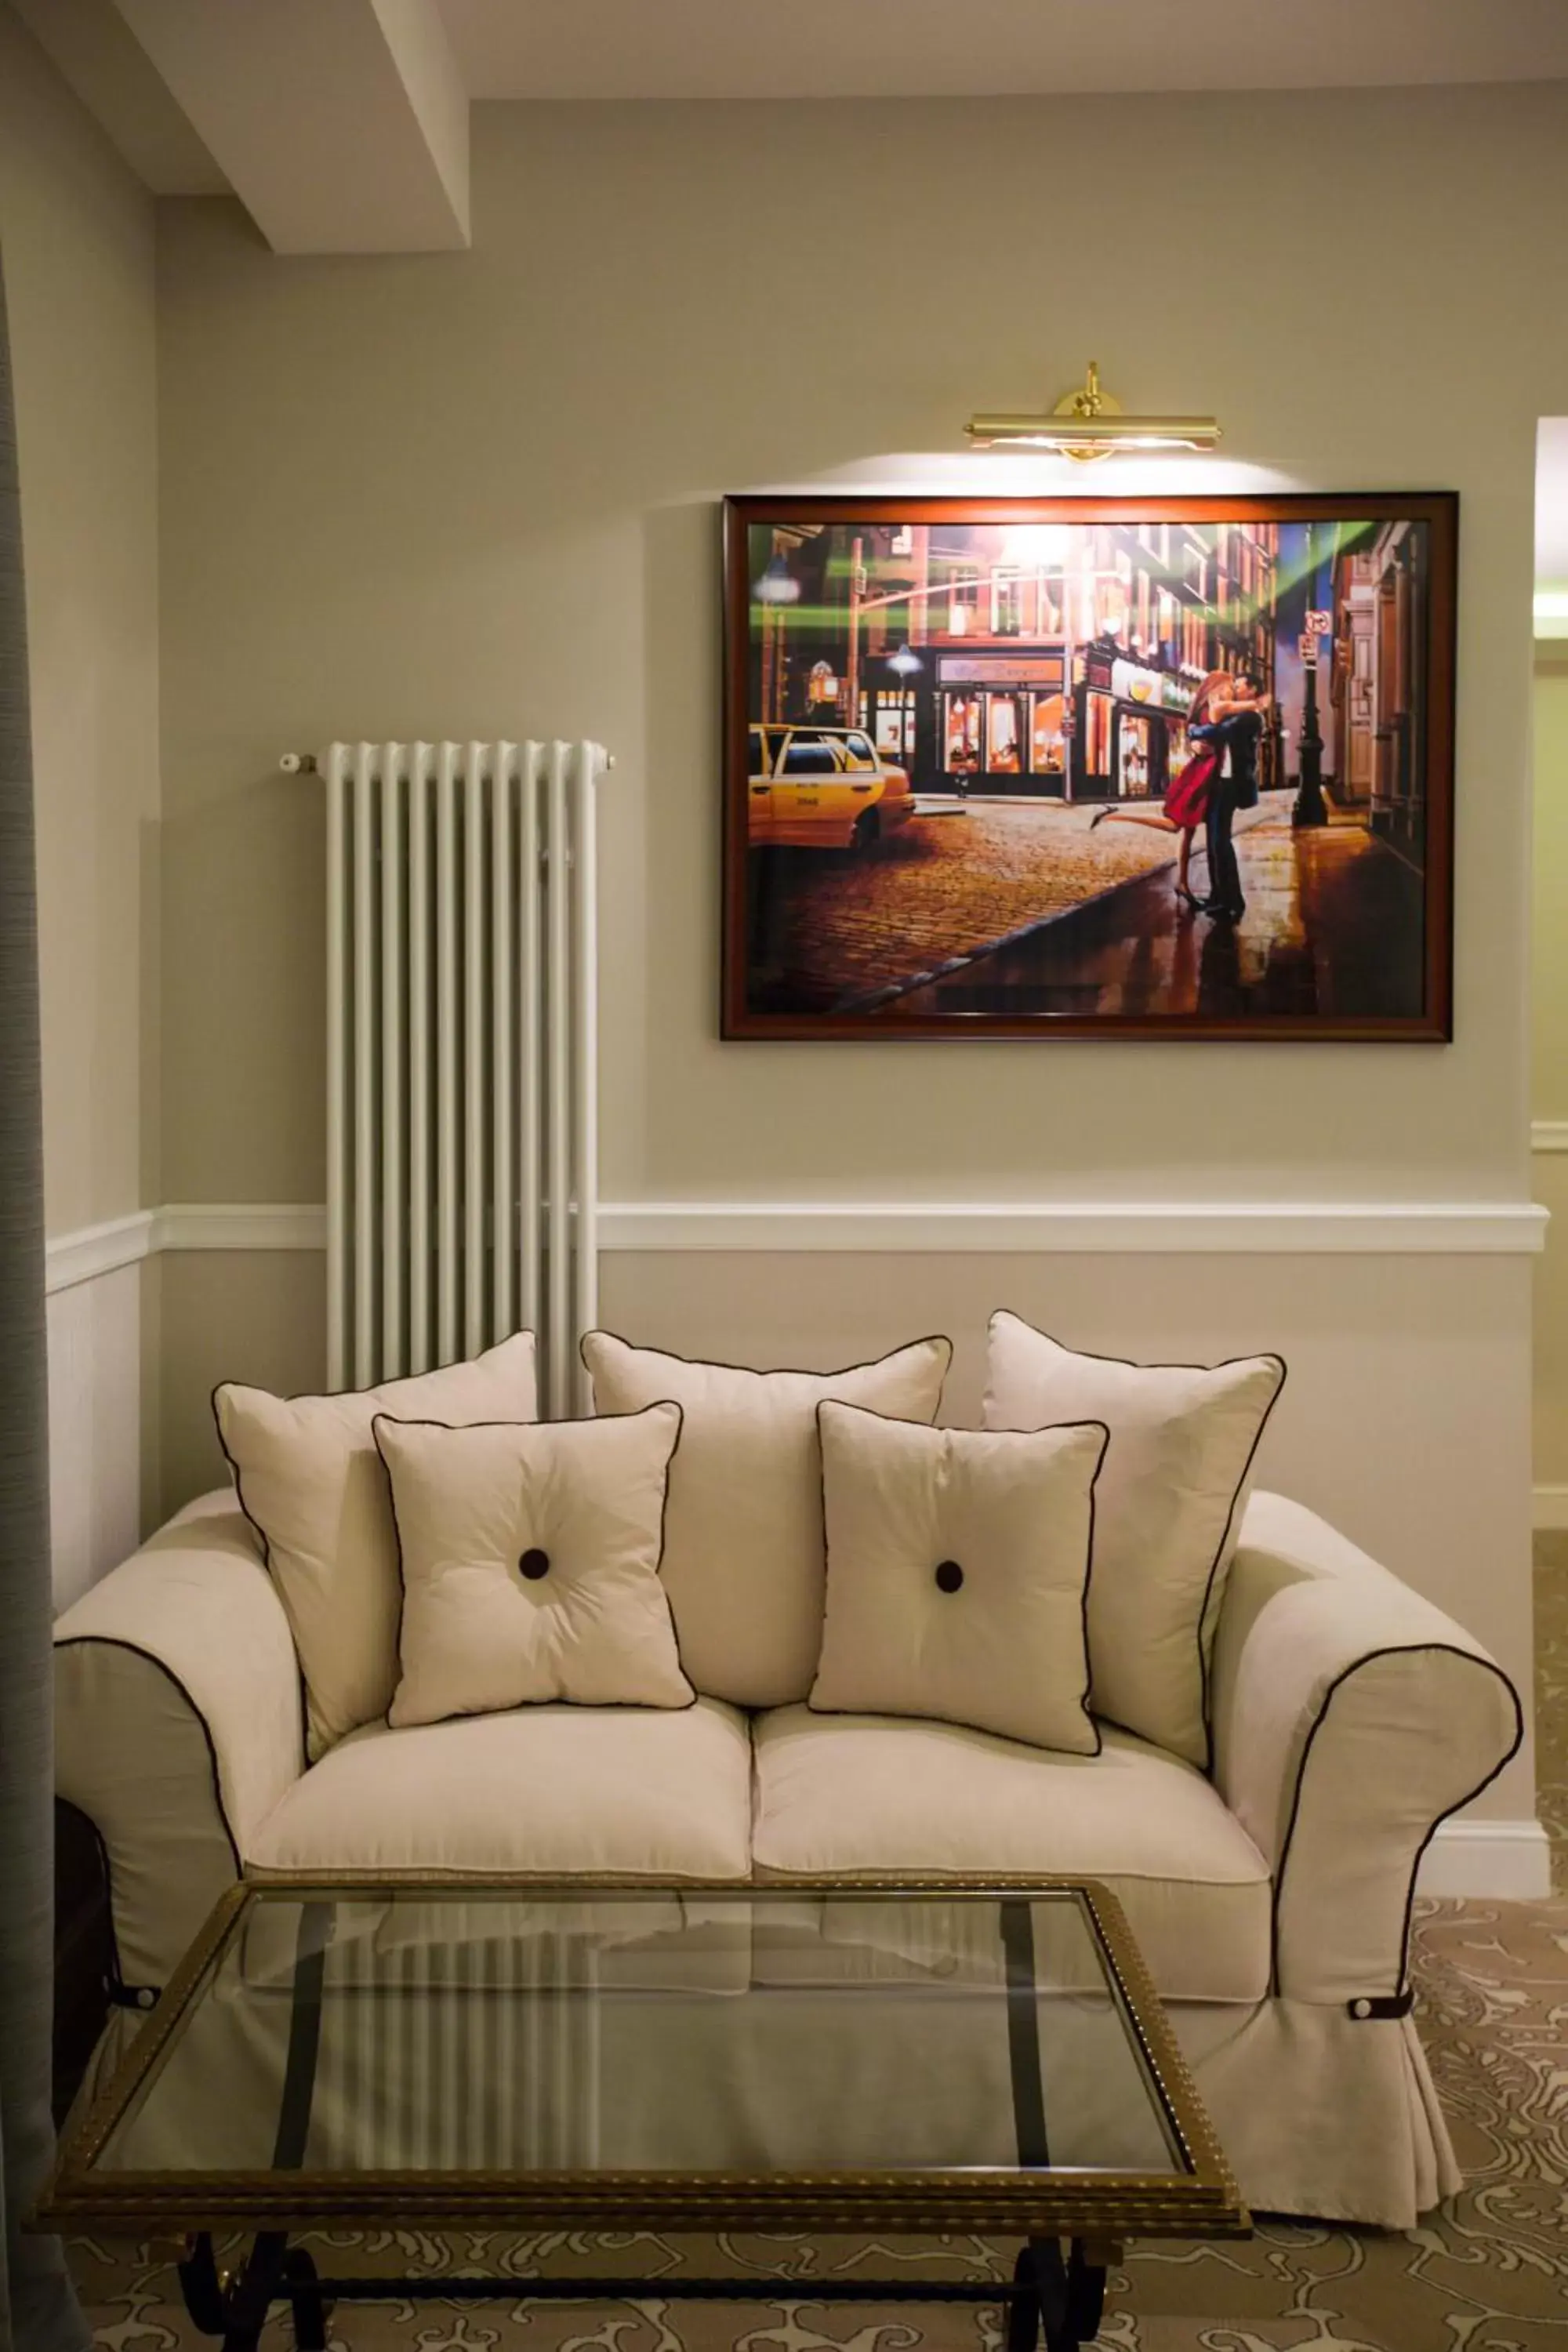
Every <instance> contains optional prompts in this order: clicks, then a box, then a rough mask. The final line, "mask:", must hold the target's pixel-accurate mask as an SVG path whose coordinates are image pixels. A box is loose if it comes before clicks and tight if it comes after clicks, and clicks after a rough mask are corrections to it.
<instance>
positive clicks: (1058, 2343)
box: [1007, 2238, 1105, 2352]
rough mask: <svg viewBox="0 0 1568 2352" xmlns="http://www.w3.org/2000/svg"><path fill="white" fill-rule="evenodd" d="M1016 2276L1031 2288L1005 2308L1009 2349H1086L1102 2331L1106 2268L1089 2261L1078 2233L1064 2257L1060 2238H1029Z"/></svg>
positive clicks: (1023, 2351) (1077, 2351)
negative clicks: (1006, 2309) (1101, 2320)
mask: <svg viewBox="0 0 1568 2352" xmlns="http://www.w3.org/2000/svg"><path fill="white" fill-rule="evenodd" d="M1013 2277H1014V2281H1015V2283H1016V2285H1017V2286H1019V2287H1020V2288H1025V2287H1027V2288H1029V2289H1031V2290H1032V2292H1029V2293H1026V2294H1017V2295H1016V2296H1015V2297H1014V2299H1013V2302H1012V2305H1011V2306H1010V2308H1009V2310H1008V2314H1007V2352H1038V2347H1040V2346H1041V2345H1042V2344H1043V2346H1044V2347H1045V2352H1082V2347H1083V2346H1084V2345H1086V2344H1092V2343H1093V2342H1094V2339H1095V2337H1096V2336H1098V2335H1099V2333H1100V2317H1101V2315H1102V2313H1103V2312H1104V2309H1105V2272H1104V2270H1103V2269H1102V2268H1101V2267H1100V2264H1099V2263H1091V2262H1090V2261H1089V2259H1088V2256H1087V2254H1086V2252H1085V2250H1084V2245H1083V2241H1082V2240H1081V2239H1080V2238H1075V2239H1074V2240H1073V2241H1072V2243H1071V2245H1070V2247H1069V2248H1068V2252H1067V2254H1066V2256H1065V2258H1064V2256H1063V2253H1062V2249H1061V2242H1060V2241H1059V2240H1058V2239H1056V2238H1031V2239H1030V2241H1029V2242H1028V2244H1027V2245H1026V2246H1024V2247H1022V2248H1021V2249H1020V2251H1019V2254H1018V2259H1017V2262H1016V2263H1015V2265H1014V2268H1013Z"/></svg>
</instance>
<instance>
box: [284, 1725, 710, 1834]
mask: <svg viewBox="0 0 1568 2352" xmlns="http://www.w3.org/2000/svg"><path fill="white" fill-rule="evenodd" d="M751 1760H752V1759H751V1742H750V1739H749V1738H748V1735H747V1727H746V1722H745V1718H744V1717H742V1716H741V1715H740V1714H738V1713H737V1712H736V1710H735V1709H734V1708H733V1707H730V1706H724V1705H723V1704H722V1702H721V1701H719V1700H716V1699H700V1700H699V1701H698V1702H697V1703H696V1705H695V1706H689V1707H686V1708H681V1709H674V1708H664V1707H627V1706H611V1707H592V1706H527V1707H521V1708H519V1709H517V1710H516V1711H515V1712H514V1713H511V1714H506V1715H483V1716H468V1717H459V1718H458V1719H457V1720H456V1721H453V1722H449V1723H427V1724H416V1725H411V1726H410V1727H407V1728H406V1729H404V1730H398V1731H392V1730H388V1729H387V1727H385V1725H384V1724H378V1725H374V1726H372V1727H367V1728H366V1729H364V1730H363V1731H361V1732H359V1733H357V1734H355V1735H354V1736H353V1738H348V1739H344V1740H342V1741H340V1743H339V1744H338V1746H337V1747H335V1748H332V1749H331V1752H330V1753H329V1754H328V1755H326V1756H324V1757H322V1759H321V1762H320V1763H319V1764H314V1765H312V1766H311V1768H310V1770H309V1771H308V1772H307V1773H305V1775H304V1776H303V1778H302V1779H300V1780H297V1781H296V1782H295V1783H294V1786H293V1787H292V1788H291V1789H290V1790H289V1793H288V1794H287V1796H285V1797H284V1798H283V1800H282V1801H281V1802H280V1803H279V1804H278V1805H277V1806H275V1807H274V1809H273V1811H271V1813H270V1814H269V1815H268V1818H267V1820H266V1821H265V1822H263V1823H262V1824H261V1827H260V1829H259V1830H258V1832H256V1833H255V1834H254V1835H253V1836H252V1838H251V1839H250V1841H249V1843H248V1844H247V1849H246V1852H245V1855H244V1860H245V1864H246V1867H247V1871H248V1873H249V1874H250V1875H251V1876H253V1877H262V1876H273V1877H293V1876H296V1875H304V1874H310V1875H316V1876H325V1877H342V1878H347V1879H355V1878H374V1877H376V1876H377V1875H380V1874H385V1873H386V1872H388V1871H395V1872H396V1873H397V1874H399V1875H400V1876H401V1875H405V1874H422V1875H427V1876H429V1877H431V1878H464V1877H486V1876H496V1877H510V1876H512V1875H514V1874H515V1875H517V1876H520V1877H535V1878H572V1877H577V1876H580V1875H582V1874H610V1875H615V1876H621V1875H626V1876H628V1877H638V1878H653V1879H663V1878H671V1879H684V1878H744V1877H745V1876H746V1875H747V1873H748V1870H749V1867H750V1835H749V1833H750V1828H751Z"/></svg>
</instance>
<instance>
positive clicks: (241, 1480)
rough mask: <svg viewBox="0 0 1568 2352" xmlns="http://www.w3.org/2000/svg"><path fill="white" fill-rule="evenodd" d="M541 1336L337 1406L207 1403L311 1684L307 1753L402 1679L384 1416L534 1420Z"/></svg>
mask: <svg viewBox="0 0 1568 2352" xmlns="http://www.w3.org/2000/svg"><path fill="white" fill-rule="evenodd" d="M538 1410H539V1407H538V1397H537V1391H536V1388H535V1383H534V1370H533V1334H532V1332H531V1331H518V1332H515V1333H513V1335H512V1337H511V1338H510V1339H502V1340H500V1342H499V1344H498V1345H497V1346H495V1347H493V1348H488V1349H486V1350H485V1352H484V1354H483V1355H482V1356H476V1357H474V1359H473V1360H472V1361H471V1362H469V1363H465V1364H443V1365H442V1366H441V1367H440V1369H439V1370H436V1371H433V1372H416V1373H412V1374H410V1375H409V1376H408V1378H406V1379H405V1380H397V1381H383V1382H382V1384H381V1386H380V1387H379V1388H374V1389H351V1390H346V1391H343V1392H342V1393H341V1394H339V1395H335V1396H297V1397H278V1396H272V1395H270V1394H269V1393H268V1391H267V1390H265V1389H253V1388H246V1387H244V1386H242V1385H241V1384H240V1383H239V1382H238V1381H223V1382H222V1383H221V1384H220V1385H219V1386H218V1387H217V1388H216V1389H215V1390H214V1391H213V1414H214V1418H215V1419H216V1423H217V1433H218V1442H219V1444H221V1445H222V1447H223V1450H224V1453H225V1454H226V1455H227V1457H228V1462H229V1466H230V1468H231V1469H232V1470H233V1472H234V1478H235V1486H236V1488H237V1492H238V1496H239V1506H240V1508H241V1510H242V1511H243V1512H244V1513H245V1516H246V1517H247V1519H248V1520H249V1521H250V1524H251V1526H252V1527H253V1528H255V1529H256V1530H257V1533H258V1535H259V1536H260V1538H261V1545H262V1551H263V1554H264V1557H265V1559H266V1561H267V1567H268V1573H269V1574H270V1576H271V1578H272V1580H273V1582H274V1583H275V1584H276V1586H277V1587H278V1592H279V1599H280V1600H281V1601H282V1603H283V1607H284V1611H285V1612H286V1614H287V1616H288V1619H289V1632H290V1633H292V1634H293V1636H294V1647H295V1650H296V1651H297V1653H298V1654H299V1659H300V1674H301V1675H302V1676H303V1678H304V1683H305V1700H306V1753H307V1754H308V1756H309V1758H310V1761H311V1762H312V1763H314V1762H315V1760H316V1759H317V1758H318V1757H320V1756H323V1755H324V1754H325V1753H326V1751H327V1749H328V1748H330V1747H331V1745H332V1743H333V1741H334V1740H338V1739H342V1737H343V1735H344V1734H345V1732H350V1731H353V1730H355V1729H357V1727H359V1725H361V1724H362V1723H374V1722H375V1721H376V1719H377V1718H378V1717H381V1716H384V1714H385V1713H386V1710H387V1706H388V1704H389V1703H390V1701H391V1698H392V1693H393V1687H394V1685H395V1683H396V1680H397V1621H398V1612H399V1611H400V1609H401V1607H402V1602H403V1596H402V1591H401V1589H400V1587H399V1585H398V1581H397V1543H396V1538H395V1535H394V1532H393V1526H392V1500H391V1496H389V1494H388V1493H387V1486H386V1472H385V1470H384V1467H383V1466H382V1461H381V1456H380V1455H379V1454H377V1452H376V1450H375V1441H374V1438H373V1437H372V1435H371V1429H370V1425H371V1423H372V1422H373V1421H374V1418H375V1416H376V1414H377V1413H378V1412H391V1413H404V1414H407V1415H409V1416H411V1417H414V1416H417V1415H419V1414H431V1415H436V1414H438V1415H439V1416H440V1418H441V1419H442V1420H443V1421H449V1422H468V1421H531V1420H532V1419H533V1418H534V1415H535V1413H536V1412H538Z"/></svg>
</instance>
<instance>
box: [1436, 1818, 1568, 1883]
mask: <svg viewBox="0 0 1568 2352" xmlns="http://www.w3.org/2000/svg"><path fill="white" fill-rule="evenodd" d="M1415 1891H1416V1893H1417V1894H1418V1895H1479V1896H1480V1897H1482V1898H1483V1899H1485V1900H1488V1901H1492V1902H1498V1901H1505V1902H1516V1903H1528V1902H1532V1901H1536V1900H1538V1899H1539V1898H1540V1897H1541V1896H1542V1895H1550V1894H1551V1892H1552V1847H1551V1844H1550V1843H1549V1841H1548V1839H1547V1835H1546V1832H1545V1830H1544V1829H1543V1828H1542V1825H1541V1823H1540V1822H1533V1821H1531V1822H1489V1821H1457V1822H1444V1823H1443V1824H1442V1826H1441V1827H1440V1828H1439V1830H1438V1831H1437V1833H1436V1836H1435V1837H1434V1838H1433V1840H1432V1843H1431V1844H1430V1845H1429V1846H1428V1847H1427V1849H1426V1853H1425V1855H1424V1856H1423V1857H1422V1863H1421V1871H1420V1875H1419V1876H1418V1878H1417V1879H1416V1882H1415Z"/></svg>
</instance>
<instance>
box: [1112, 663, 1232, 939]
mask: <svg viewBox="0 0 1568 2352" xmlns="http://www.w3.org/2000/svg"><path fill="white" fill-rule="evenodd" d="M1267 711H1268V705H1267V703H1265V702H1264V701H1263V700H1261V698H1259V696H1258V689H1257V688H1256V687H1255V686H1254V685H1253V683H1252V681H1251V679H1250V678H1248V677H1238V676H1237V675H1236V674H1235V673H1234V672H1232V671H1230V670H1225V669H1215V670H1210V672H1209V674H1208V676H1207V677H1205V680H1204V682H1203V684H1202V685H1201V686H1200V687H1199V688H1198V690H1197V692H1196V694H1195V695H1194V697H1193V707H1192V709H1191V710H1190V711H1189V713H1188V714H1187V739H1188V740H1189V742H1192V743H1195V744H1196V745H1197V747H1198V748H1197V750H1196V751H1194V753H1193V755H1192V757H1191V759H1189V760H1188V761H1187V763H1186V765H1185V767H1184V769H1183V770H1182V772H1181V773H1180V775H1179V776H1177V777H1175V778H1174V780H1173V782H1172V784H1171V787H1170V790H1169V791H1168V792H1167V793H1166V794H1165V798H1164V802H1163V809H1164V814H1163V815H1162V816H1154V815H1152V814H1147V813H1145V812H1144V811H1142V810H1139V809H1120V808H1109V809H1100V810H1097V811H1096V813H1095V815H1094V817H1093V819H1092V820H1091V824H1090V830H1091V831H1092V829H1093V827H1094V825H1098V824H1106V823H1108V822H1109V823H1110V824H1147V825H1152V826H1154V827H1155V828H1156V829H1157V830H1158V831H1160V832H1163V833H1175V834H1179V835H1180V836H1181V846H1180V848H1179V849H1178V851H1177V853H1176V896H1177V897H1178V898H1180V899H1181V900H1182V901H1183V903H1184V905H1186V906H1188V907H1192V908H1196V910H1197V912H1198V913H1199V914H1203V915H1214V916H1216V917H1218V918H1219V919H1220V920H1222V921H1224V922H1236V921H1237V919H1239V918H1240V917H1241V916H1242V915H1243V914H1245V913H1246V911H1247V901H1246V899H1245V898H1243V897H1242V895H1241V875H1240V872H1239V870H1238V868H1237V862H1236V844H1235V843H1234V841H1233V840H1232V838H1231V828H1232V825H1233V824H1234V822H1235V818H1236V813H1237V809H1244V808H1255V807H1256V806H1257V804H1258V746H1259V744H1260V743H1261V742H1262V740H1263V726H1264V719H1265V717H1266V715H1267ZM1200 825H1202V826H1203V828H1204V840H1205V846H1206V848H1207V851H1208V873H1209V880H1208V896H1207V898H1198V897H1197V895H1196V894H1195V892H1194V890H1193V887H1192V885H1191V882H1190V880H1189V878H1188V877H1189V869H1190V866H1191V864H1192V855H1193V841H1194V835H1196V833H1197V830H1198V827H1199V826H1200Z"/></svg>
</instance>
